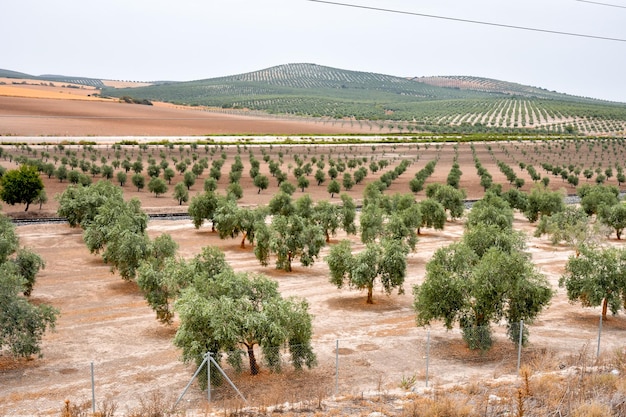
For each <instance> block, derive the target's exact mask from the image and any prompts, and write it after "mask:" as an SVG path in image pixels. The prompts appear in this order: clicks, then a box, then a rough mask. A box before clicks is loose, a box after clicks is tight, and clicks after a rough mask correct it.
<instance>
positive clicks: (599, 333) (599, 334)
mask: <svg viewBox="0 0 626 417" xmlns="http://www.w3.org/2000/svg"><path fill="white" fill-rule="evenodd" d="M601 335H602V313H600V326H598V351H597V352H596V359H598V358H599V357H600V336H601Z"/></svg>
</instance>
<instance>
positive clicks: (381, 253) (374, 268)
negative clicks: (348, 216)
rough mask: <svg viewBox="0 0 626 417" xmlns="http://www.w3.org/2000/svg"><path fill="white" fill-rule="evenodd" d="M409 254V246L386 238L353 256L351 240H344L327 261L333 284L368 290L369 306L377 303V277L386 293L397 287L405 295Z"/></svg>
mask: <svg viewBox="0 0 626 417" xmlns="http://www.w3.org/2000/svg"><path fill="white" fill-rule="evenodd" d="M408 251H409V248H408V246H407V245H406V244H405V243H403V242H402V241H401V240H396V239H385V240H384V241H383V242H382V243H376V242H371V243H368V244H367V245H366V247H365V250H364V251H363V252H361V253H359V254H356V255H353V254H352V247H351V243H350V241H349V240H343V241H341V242H340V243H339V244H337V245H334V246H333V247H332V248H331V249H330V253H329V254H328V256H327V257H326V258H325V260H326V263H327V264H328V267H329V269H330V282H331V284H333V285H335V286H337V287H338V288H342V287H343V286H344V285H347V286H348V287H350V288H355V289H357V290H367V303H368V304H373V303H374V300H373V290H374V283H375V281H376V279H377V278H378V279H379V280H380V282H381V285H382V288H383V291H384V292H385V293H386V294H388V295H389V294H391V292H392V291H393V289H395V288H397V289H398V293H399V294H403V293H404V288H403V284H404V279H405V277H406V255H407V253H408Z"/></svg>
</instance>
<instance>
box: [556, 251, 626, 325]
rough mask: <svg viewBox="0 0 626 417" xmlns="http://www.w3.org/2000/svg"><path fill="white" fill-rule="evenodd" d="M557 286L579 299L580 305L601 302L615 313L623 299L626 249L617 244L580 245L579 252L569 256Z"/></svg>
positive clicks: (570, 298) (624, 292)
mask: <svg viewBox="0 0 626 417" xmlns="http://www.w3.org/2000/svg"><path fill="white" fill-rule="evenodd" d="M559 286H560V287H565V289H566V290H567V298H568V299H569V300H570V301H572V302H574V301H580V303H581V304H582V305H583V307H596V306H599V305H602V316H603V318H606V314H607V310H608V309H610V310H611V313H613V314H617V312H618V311H619V310H620V308H623V303H624V300H626V251H625V250H624V249H619V248H599V247H598V248H590V247H586V246H583V247H581V248H580V256H577V257H570V258H569V260H568V261H567V264H566V265H565V274H564V275H563V276H562V277H561V278H560V279H559Z"/></svg>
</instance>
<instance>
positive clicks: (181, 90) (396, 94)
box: [103, 64, 626, 135]
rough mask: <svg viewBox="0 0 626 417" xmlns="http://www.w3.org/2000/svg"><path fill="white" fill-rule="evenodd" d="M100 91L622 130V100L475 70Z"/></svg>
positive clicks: (238, 105) (501, 128) (277, 72)
mask: <svg viewBox="0 0 626 417" xmlns="http://www.w3.org/2000/svg"><path fill="white" fill-rule="evenodd" d="M103 94H105V95H109V96H114V97H122V96H125V95H128V96H132V97H134V98H137V99H147V100H152V101H167V102H173V103H180V104H188V105H201V106H209V107H220V108H226V109H245V110H254V111H261V112H266V113H270V114H282V115H295V116H301V117H314V118H320V117H321V118H332V119H342V120H352V121H359V122H360V123H363V122H365V121H367V123H370V124H372V125H373V126H379V127H380V126H381V124H384V123H386V124H395V127H396V128H399V129H401V130H404V129H406V130H408V131H429V132H446V133H451V132H457V133H464V132H513V131H518V130H520V129H532V130H533V131H535V132H538V131H539V132H542V133H575V132H581V133H587V134H597V135H615V134H624V132H625V131H626V104H620V103H612V102H607V101H602V100H596V99H590V98H584V97H576V96H570V95H567V94H561V93H557V92H553V91H548V90H546V89H541V88H536V87H529V86H524V85H521V84H515V83H509V82H504V81H497V80H490V79H486V78H479V77H424V78H402V77H394V76H390V75H383V74H375V73H369V72H359V71H348V70H342V69H337V68H331V67H325V66H321V65H315V64H287V65H279V66H276V67H271V68H266V69H263V70H260V71H254V72H249V73H245V74H238V75H232V76H228V77H219V78H211V79H206V80H198V81H190V82H180V83H165V84H161V85H153V86H149V87H141V88H135V89H104V90H103Z"/></svg>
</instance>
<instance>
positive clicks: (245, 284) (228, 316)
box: [174, 269, 316, 387]
mask: <svg viewBox="0 0 626 417" xmlns="http://www.w3.org/2000/svg"><path fill="white" fill-rule="evenodd" d="M175 310H176V311H177V312H178V314H179V316H180V326H179V328H178V331H177V332H176V336H175V337H174V344H175V345H176V346H178V347H180V348H181V349H182V352H183V360H184V361H185V362H189V361H195V363H196V364H197V365H198V366H199V365H200V364H201V363H202V361H203V358H204V354H206V353H207V352H211V353H212V354H213V357H214V358H215V359H216V360H217V361H220V360H221V359H222V357H223V356H224V355H226V360H227V362H228V363H229V364H230V365H232V366H233V367H234V368H235V369H237V370H242V368H243V358H244V357H247V359H248V363H249V368H250V373H251V374H252V375H256V374H258V373H259V371H260V362H259V360H258V359H257V354H256V353H255V351H254V348H255V346H260V347H261V351H262V353H263V356H264V359H265V360H264V362H265V363H266V364H267V366H268V367H269V369H270V370H271V371H273V372H280V371H281V365H282V364H281V358H280V349H281V348H282V347H283V346H285V345H286V346H288V348H289V353H290V356H291V363H292V365H293V366H294V368H296V369H302V368H303V367H304V366H306V367H307V368H311V367H313V366H314V365H315V364H316V357H315V354H314V353H313V349H312V347H311V336H312V316H311V315H310V314H309V312H308V304H307V303H306V301H304V300H300V299H296V298H283V297H282V296H281V294H280V292H279V291H278V284H277V283H276V282H275V281H273V280H271V279H269V278H266V277H264V276H262V275H258V276H250V275H247V274H243V273H235V272H233V271H232V270H230V269H227V270H224V271H223V272H221V273H219V274H218V275H217V276H215V278H214V279H211V280H208V281H204V280H203V281H202V282H199V281H196V282H195V283H193V284H192V285H190V286H189V287H187V288H185V289H184V290H182V291H181V296H180V298H179V299H178V300H177V301H176V303H175ZM206 374H207V372H206V371H205V372H200V373H199V375H200V383H201V385H202V386H205V387H206V385H207V380H206ZM217 374H218V373H217V372H213V373H211V375H217ZM202 375H204V377H202Z"/></svg>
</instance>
